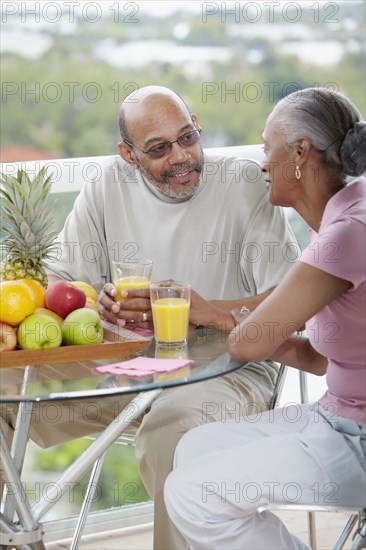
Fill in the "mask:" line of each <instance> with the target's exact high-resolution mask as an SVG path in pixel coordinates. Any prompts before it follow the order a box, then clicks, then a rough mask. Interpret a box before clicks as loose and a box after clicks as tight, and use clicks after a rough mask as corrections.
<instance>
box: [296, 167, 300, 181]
mask: <svg viewBox="0 0 366 550" xmlns="http://www.w3.org/2000/svg"><path fill="white" fill-rule="evenodd" d="M295 178H296V179H297V180H299V179H300V178H301V169H300V166H299V165H298V164H296V168H295Z"/></svg>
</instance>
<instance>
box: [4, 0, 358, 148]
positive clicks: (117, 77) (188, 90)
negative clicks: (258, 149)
mask: <svg viewBox="0 0 366 550" xmlns="http://www.w3.org/2000/svg"><path fill="white" fill-rule="evenodd" d="M314 6H315V5H314ZM314 6H313V8H312V9H311V10H303V12H302V20H301V23H305V24H307V25H310V27H311V26H313V28H314V29H315V27H314V24H315V23H314V21H315V16H316V15H317V16H318V18H319V21H317V22H316V23H317V24H316V35H317V39H319V40H327V39H335V38H336V39H337V40H338V41H340V42H341V43H342V44H343V45H344V46H345V47H346V51H347V53H346V54H345V56H344V57H343V59H342V60H341V61H340V63H339V64H338V65H329V66H322V67H319V66H318V65H316V64H310V63H307V64H305V63H301V62H300V61H298V60H297V58H296V57H295V56H291V57H286V56H284V55H281V54H280V53H279V49H278V48H277V46H276V42H273V40H272V38H271V35H270V34H269V35H268V37H267V36H262V35H260V36H258V37H254V36H252V35H251V34H250V33H248V36H247V35H246V29H249V30H250V29H251V28H252V27H253V24H251V23H250V22H248V21H245V20H244V16H245V15H247V16H248V14H249V12H248V14H247V12H246V11H245V10H241V13H242V16H241V22H240V24H239V23H238V22H237V21H236V20H235V18H234V16H228V19H227V23H226V24H223V22H222V20H221V17H220V13H217V14H216V15H215V16H214V17H207V20H206V21H204V20H203V19H202V16H201V14H196V15H195V16H193V15H192V14H191V15H189V14H187V12H184V11H181V12H179V13H177V14H173V15H169V16H167V17H161V18H159V19H154V18H152V17H150V16H148V15H147V14H146V13H143V9H142V7H141V9H140V11H139V14H138V17H139V22H138V23H135V24H130V25H127V24H121V23H119V24H118V23H116V22H115V21H114V19H113V17H112V12H111V11H109V12H107V14H106V15H105V16H104V17H103V18H102V20H100V21H99V22H98V24H97V25H90V24H88V23H87V22H85V21H82V20H80V21H79V24H78V27H77V31H76V32H74V33H71V34H68V35H66V36H65V35H63V34H59V33H57V32H56V31H55V30H54V29H53V28H52V26H50V28H49V29H47V32H48V34H49V35H50V36H51V37H52V39H53V40H54V43H53V46H52V48H50V49H49V50H48V51H47V53H46V54H45V55H44V56H43V57H42V58H41V59H37V60H35V61H30V60H28V59H22V58H20V57H18V56H16V55H11V54H5V55H4V62H3V68H2V89H3V98H2V103H3V109H2V126H1V133H2V136H1V137H2V146H6V145H12V144H18V145H24V146H33V147H37V148H41V149H43V150H45V151H48V152H49V153H51V154H52V155H53V156H54V157H56V158H57V157H59V158H62V157H77V156H88V155H91V156H92V155H103V154H113V153H115V152H116V143H117V142H118V140H119V133H118V125H117V113H118V108H119V104H120V103H121V101H122V100H123V99H124V98H125V97H126V95H127V94H129V93H130V92H132V91H133V90H134V89H136V88H138V87H141V86H144V85H147V84H156V83H158V84H161V85H165V86H168V87H171V88H172V89H174V90H176V91H178V92H179V93H180V94H181V95H182V96H183V97H184V98H185V100H186V101H187V103H188V104H189V105H190V107H191V108H192V110H194V111H195V112H196V113H197V114H198V116H199V118H200V122H201V124H202V126H203V128H204V134H203V142H204V145H206V146H211V145H215V146H220V145H238V144H242V143H258V142H259V141H260V135H261V131H262V128H263V125H264V122H265V119H266V117H267V115H268V113H269V112H270V110H271V109H272V108H273V105H274V103H275V102H276V101H277V100H278V99H280V98H281V97H283V95H286V93H288V92H290V91H293V88H291V86H289V83H293V85H295V86H297V87H307V86H314V85H315V86H316V85H320V86H325V85H328V84H329V83H332V82H333V83H335V84H336V86H337V87H339V88H340V89H341V90H342V91H344V92H345V93H346V94H348V95H349V96H350V97H351V99H352V100H353V101H354V102H355V103H356V105H358V107H359V108H360V110H361V111H364V110H365V97H364V82H363V79H362V75H364V70H365V60H364V55H363V51H362V26H361V24H360V23H359V22H360V21H362V17H363V15H364V13H363V11H364V8H363V7H362V3H355V2H349V3H347V6H346V7H345V6H343V7H342V9H343V10H344V16H345V17H348V18H353V21H355V22H356V21H358V24H356V25H354V26H349V28H348V27H342V28H338V31H337V35H336V36H335V35H334V33H333V34H332V35H331V30H330V29H333V27H332V25H328V26H327V25H326V24H325V23H324V20H325V19H326V15H328V16H329V8H328V9H327V10H325V8H323V12H322V11H320V12H319V13H317V14H316V13H315V11H314V10H315V7H314ZM346 8H347V9H346ZM121 14H122V15H126V14H127V11H126V12H121ZM243 14H244V15H243ZM264 14H265V10H264V11H263V15H264ZM341 15H343V12H341V11H340V12H339V13H338V17H340V16H341ZM276 18H277V19H276V22H275V23H273V25H277V24H283V16H282V15H281V13H280V12H279V13H277V14H276ZM182 23H183V24H186V25H187V31H188V32H187V34H186V35H185V36H184V37H182V38H181V39H175V38H174V29H175V28H176V26H177V25H178V24H182ZM260 23H261V22H260ZM270 26H271V25H269V27H270ZM233 31H235V32H233ZM144 39H145V40H147V42H146V47H147V48H148V47H149V42H148V40H149V39H154V40H155V39H160V40H171V41H173V40H174V41H175V42H176V43H177V44H181V45H182V46H191V47H192V46H205V47H208V46H211V47H217V46H221V47H226V48H228V49H230V51H231V52H232V55H233V57H232V59H231V61H229V62H226V63H222V62H219V61H214V60H213V61H211V62H209V63H207V64H205V63H197V62H193V61H191V62H189V63H184V64H175V63H174V62H171V63H167V62H164V63H161V62H153V63H150V65H148V66H144V67H140V66H138V65H136V67H135V68H130V67H129V66H128V67H123V66H122V68H116V67H114V66H112V65H111V64H110V63H109V62H108V59H104V60H101V59H99V58H98V57H96V55H95V46H96V44H97V43H99V42H100V41H108V42H109V44H111V43H114V44H115V46H116V47H117V46H119V45H121V44H123V43H125V42H126V41H128V40H144ZM350 43H351V44H353V47H352V48H351V49H350V48H349V47H348V46H349V44H350ZM357 44H358V46H357ZM357 48H359V49H357ZM253 51H255V52H256V53H257V54H258V55H260V56H261V58H260V59H261V60H260V59H259V60H258V62H257V63H253V62H249V59H250V54H251V53H252V52H253ZM269 83H270V84H269ZM207 86H209V87H210V94H209V95H208V94H207V93H206V92H207Z"/></svg>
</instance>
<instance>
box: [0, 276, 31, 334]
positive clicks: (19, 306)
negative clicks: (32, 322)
mask: <svg viewBox="0 0 366 550" xmlns="http://www.w3.org/2000/svg"><path fill="white" fill-rule="evenodd" d="M35 308H36V296H35V294H34V292H33V290H32V289H31V288H30V287H29V286H28V285H26V284H24V283H22V282H21V281H20V280H18V281H3V282H1V283H0V321H2V322H3V323H8V324H9V325H12V326H17V325H19V323H21V322H22V321H23V319H25V318H26V317H28V315H32V313H33V312H34V310H35Z"/></svg>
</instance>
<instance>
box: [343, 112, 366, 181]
mask: <svg viewBox="0 0 366 550" xmlns="http://www.w3.org/2000/svg"><path fill="white" fill-rule="evenodd" d="M339 154H340V157H341V161H342V164H343V170H344V173H345V174H348V175H350V176H360V175H361V174H362V173H363V172H365V170H366V122H365V121H364V120H361V121H359V122H356V123H355V125H354V126H353V128H351V129H350V130H348V132H347V134H346V136H345V138H344V140H343V143H342V145H341V148H340V151H339Z"/></svg>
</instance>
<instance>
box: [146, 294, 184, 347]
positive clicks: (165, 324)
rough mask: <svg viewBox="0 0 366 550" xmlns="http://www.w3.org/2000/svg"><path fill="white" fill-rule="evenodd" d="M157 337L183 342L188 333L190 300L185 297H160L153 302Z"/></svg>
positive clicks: (165, 340)
mask: <svg viewBox="0 0 366 550" xmlns="http://www.w3.org/2000/svg"><path fill="white" fill-rule="evenodd" d="M152 312H153V319H154V331H155V339H156V340H157V341H158V342H167V343H172V342H183V341H184V340H186V339H187V335H188V320H189V302H188V301H187V300H185V299H184V298H160V299H158V300H155V301H154V302H153V303H152Z"/></svg>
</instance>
